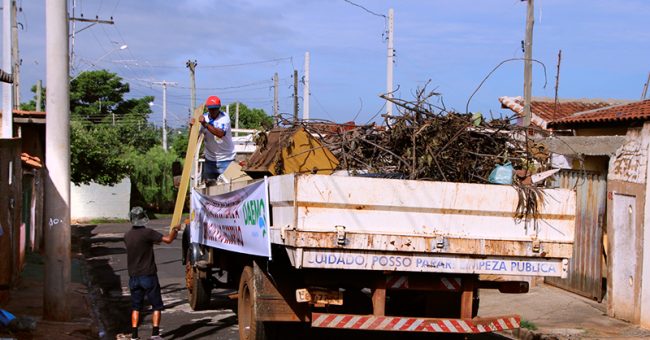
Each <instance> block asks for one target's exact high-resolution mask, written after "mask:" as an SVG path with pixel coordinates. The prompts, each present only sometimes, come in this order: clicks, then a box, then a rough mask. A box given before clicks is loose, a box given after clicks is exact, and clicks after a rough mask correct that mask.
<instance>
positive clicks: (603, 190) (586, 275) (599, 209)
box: [545, 170, 607, 301]
mask: <svg viewBox="0 0 650 340" xmlns="http://www.w3.org/2000/svg"><path fill="white" fill-rule="evenodd" d="M555 184H556V185H557V186H559V187H560V188H567V189H572V188H575V190H576V228H575V241H574V245H573V256H572V258H571V259H570V260H569V277H568V278H566V279H559V278H547V279H545V282H547V283H550V284H552V285H555V286H557V287H560V288H563V289H566V290H569V291H571V292H574V293H577V294H580V295H583V296H586V297H588V298H592V299H594V300H597V301H601V300H602V255H603V226H604V224H605V213H606V209H607V197H606V195H607V179H606V176H605V175H604V174H600V173H595V172H588V171H573V170H563V171H561V172H560V173H558V175H557V176H556V180H555Z"/></svg>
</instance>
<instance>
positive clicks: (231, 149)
mask: <svg viewBox="0 0 650 340" xmlns="http://www.w3.org/2000/svg"><path fill="white" fill-rule="evenodd" d="M205 107H206V108H207V109H208V112H206V113H204V114H203V115H202V116H200V117H199V123H200V124H201V131H200V133H202V134H203V135H204V144H205V148H204V157H205V163H203V172H202V174H201V177H202V178H203V181H205V182H209V181H216V180H217V178H218V177H219V175H221V174H223V173H224V171H226V168H227V167H228V165H229V164H230V162H232V161H233V160H234V159H235V146H234V144H233V142H232V133H231V132H230V117H229V116H228V115H227V114H226V113H224V112H223V111H221V99H219V97H217V96H210V97H208V99H207V100H206V101H205ZM193 124H194V118H192V120H191V121H190V127H191V126H192V125H193Z"/></svg>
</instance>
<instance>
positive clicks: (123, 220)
mask: <svg viewBox="0 0 650 340" xmlns="http://www.w3.org/2000/svg"><path fill="white" fill-rule="evenodd" d="M126 222H129V220H127V219H126V218H93V219H92V220H90V221H88V222H87V223H88V224H103V223H126Z"/></svg>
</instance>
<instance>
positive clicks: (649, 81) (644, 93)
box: [641, 73, 650, 100]
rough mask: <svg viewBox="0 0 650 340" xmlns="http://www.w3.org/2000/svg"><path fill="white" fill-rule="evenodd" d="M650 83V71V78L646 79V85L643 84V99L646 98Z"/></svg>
mask: <svg viewBox="0 0 650 340" xmlns="http://www.w3.org/2000/svg"><path fill="white" fill-rule="evenodd" d="M648 83H650V73H648V80H646V82H645V85H643V92H642V93H641V100H644V99H645V95H646V93H648Z"/></svg>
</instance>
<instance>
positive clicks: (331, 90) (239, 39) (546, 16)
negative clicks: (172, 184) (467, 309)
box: [18, 0, 650, 127]
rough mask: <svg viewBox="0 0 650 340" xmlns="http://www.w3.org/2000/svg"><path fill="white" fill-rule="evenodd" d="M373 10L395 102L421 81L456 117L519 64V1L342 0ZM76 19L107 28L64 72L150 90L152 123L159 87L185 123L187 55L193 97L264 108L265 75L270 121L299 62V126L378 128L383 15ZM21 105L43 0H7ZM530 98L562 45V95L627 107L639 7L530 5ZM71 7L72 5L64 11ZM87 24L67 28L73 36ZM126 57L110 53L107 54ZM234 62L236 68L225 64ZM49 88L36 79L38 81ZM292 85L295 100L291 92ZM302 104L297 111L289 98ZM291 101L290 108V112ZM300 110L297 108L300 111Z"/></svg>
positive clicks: (282, 7)
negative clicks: (89, 73) (303, 122)
mask: <svg viewBox="0 0 650 340" xmlns="http://www.w3.org/2000/svg"><path fill="white" fill-rule="evenodd" d="M351 1H353V2H354V3H356V4H359V5H362V6H364V7H365V8H367V9H368V10H370V11H372V12H374V13H377V14H384V15H385V14H387V13H388V9H389V8H394V11H395V33H394V43H395V50H396V58H395V68H394V79H395V81H394V83H395V86H399V90H398V91H397V92H396V97H399V98H402V99H409V100H410V99H412V98H413V93H414V92H415V90H416V89H417V88H418V87H421V86H423V85H424V84H426V83H427V82H428V81H429V80H430V83H429V86H428V89H430V90H434V89H435V90H436V91H437V92H440V93H442V95H443V97H442V98H443V100H444V104H445V105H446V107H447V108H448V109H455V110H457V111H461V112H464V111H465V105H466V103H467V100H468V98H469V96H470V95H471V94H472V92H473V91H474V90H475V89H476V87H477V86H478V85H479V83H480V82H481V80H483V78H484V77H485V76H486V75H487V74H488V73H489V72H490V71H491V70H492V68H493V67H495V66H496V65H497V64H499V63H500V62H501V61H503V60H505V59H510V58H521V57H523V52H522V50H521V40H523V39H524V32H525V16H526V3H525V2H521V1H518V0H484V1H473V0H436V1H422V0H400V1H395V0H393V1H388V0H373V1H370V0H351ZM76 3H77V7H76V9H75V16H77V17H78V16H80V15H82V14H83V16H84V17H85V18H94V17H95V16H98V17H99V18H100V19H108V18H110V17H113V20H114V21H115V24H114V25H94V26H92V27H89V28H87V29H84V30H83V31H81V32H79V33H77V34H76V39H75V48H74V52H75V58H74V65H75V68H74V69H73V70H72V71H71V72H72V74H76V73H78V72H79V71H81V70H87V69H99V68H106V69H109V70H111V71H112V72H116V73H117V74H118V75H119V76H121V77H122V78H124V80H125V81H127V82H128V83H129V84H130V85H131V89H132V93H131V95H132V96H135V97H141V96H144V95H153V96H155V97H156V99H155V101H154V105H153V106H152V108H153V110H154V114H152V115H151V120H152V121H153V122H154V123H156V124H158V125H160V124H161V122H162V88H161V87H160V86H159V85H155V84H153V83H154V82H160V81H163V80H165V81H168V82H176V83H177V86H172V87H169V88H168V92H167V96H168V102H167V105H168V113H169V117H168V120H169V124H170V125H171V126H173V127H177V126H180V125H182V124H184V123H185V122H186V121H187V116H188V108H189V103H190V90H189V86H190V85H189V84H190V78H189V71H188V69H187V68H186V67H185V63H186V61H187V60H188V59H191V60H196V61H197V63H198V66H197V69H196V86H197V88H198V91H197V93H198V95H197V101H198V102H201V101H203V100H205V98H207V97H208V96H209V95H213V94H215V95H218V96H220V97H221V98H222V101H223V102H224V103H228V102H234V101H241V102H243V103H245V104H246V105H248V106H249V107H254V108H262V109H264V110H265V111H266V112H267V113H269V114H270V113H271V112H272V101H273V89H272V77H273V74H274V73H275V72H277V73H278V74H279V77H280V86H279V90H280V112H282V113H287V114H290V113H291V112H292V108H293V99H292V98H291V94H292V91H293V90H292V84H293V79H292V78H291V77H292V74H293V69H296V70H298V73H299V78H300V77H302V76H303V71H304V54H305V52H306V51H309V52H310V54H311V66H310V69H311V72H310V73H311V74H310V78H311V94H312V96H311V102H310V103H311V105H310V106H311V117H312V118H318V119H326V120H331V121H336V122H345V121H349V120H353V119H354V120H355V121H356V122H357V123H367V122H368V121H377V122H380V118H379V117H378V116H377V114H378V113H379V114H381V113H383V111H384V110H385V109H384V107H383V106H384V102H383V100H382V99H380V98H379V94H381V93H383V92H385V89H386V47H387V45H386V41H385V39H384V31H385V28H386V26H385V19H384V17H381V16H377V15H373V14H371V13H368V12H367V11H364V10H363V9H361V8H359V7H357V6H353V5H352V4H350V3H348V2H346V1H344V0H274V1H260V0H257V1H255V0H241V1H216V0H178V1H162V0H149V1H120V0H76ZM18 4H19V6H20V7H22V12H21V13H19V15H18V22H20V23H21V24H22V27H23V29H22V30H20V32H19V34H20V52H21V58H22V60H23V64H22V65H23V66H22V69H21V70H22V71H21V74H22V76H21V78H22V83H23V88H22V91H21V95H22V98H23V101H25V100H27V99H28V98H31V96H32V94H31V92H29V88H30V87H31V86H32V85H33V84H35V83H36V81H37V80H38V79H42V80H43V81H44V82H45V13H44V7H45V6H44V0H42V1H34V0H18ZM535 7H536V8H535V31H534V39H533V42H534V47H533V58H535V59H537V60H539V61H541V62H542V63H544V64H545V66H546V79H547V84H546V87H544V79H545V77H544V71H543V68H542V67H541V66H539V65H534V66H533V70H534V72H533V95H534V96H546V97H552V96H553V95H554V92H555V90H554V86H555V76H556V64H557V54H558V50H560V49H561V50H562V64H561V73H560V86H559V96H560V97H561V98H617V99H639V98H640V95H641V92H642V88H643V84H644V83H645V81H646V78H647V76H648V72H649V71H650V44H649V43H648V42H649V41H650V30H648V28H647V18H648V17H650V2H648V1H646V0H621V1H611V0H610V1H604V0H590V1H586V0H575V1H567V0H536V2H535ZM69 10H70V11H71V10H72V6H69ZM86 26H87V24H77V26H76V31H79V30H81V29H82V28H84V27H86ZM125 44H126V45H127V46H128V48H126V49H124V50H120V49H119V46H122V45H125ZM236 65H237V66H236ZM44 85H45V86H47V84H44ZM522 93H523V63H522V62H521V61H515V62H509V63H507V64H505V65H503V66H502V67H500V68H499V69H498V70H497V71H496V72H495V73H494V74H493V75H492V77H490V78H489V79H488V80H487V82H486V83H485V84H484V85H483V87H482V88H481V89H480V90H479V92H478V93H477V94H476V95H475V96H474V98H473V99H472V101H471V103H470V106H469V110H470V111H473V112H476V111H480V112H482V113H484V114H486V115H488V116H489V115H490V114H492V115H493V116H499V115H501V114H502V113H504V112H506V111H504V110H502V109H501V108H500V105H499V102H498V97H499V96H503V95H509V96H517V95H522ZM302 95H303V94H302V85H300V86H299V96H301V97H302ZM301 104H302V102H301ZM301 106H302V105H301ZM300 114H301V115H302V112H301V113H300Z"/></svg>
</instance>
